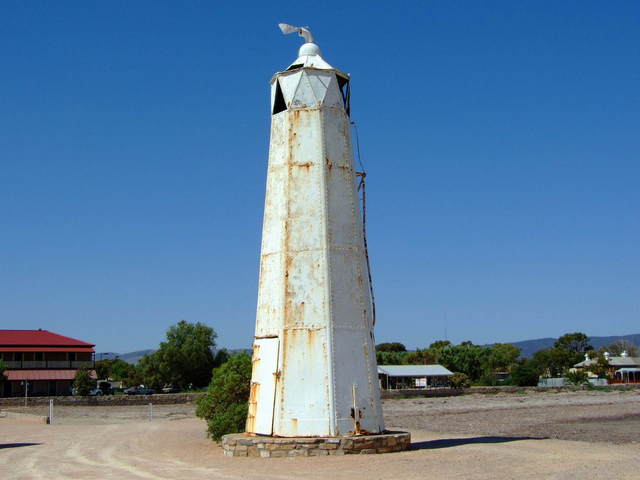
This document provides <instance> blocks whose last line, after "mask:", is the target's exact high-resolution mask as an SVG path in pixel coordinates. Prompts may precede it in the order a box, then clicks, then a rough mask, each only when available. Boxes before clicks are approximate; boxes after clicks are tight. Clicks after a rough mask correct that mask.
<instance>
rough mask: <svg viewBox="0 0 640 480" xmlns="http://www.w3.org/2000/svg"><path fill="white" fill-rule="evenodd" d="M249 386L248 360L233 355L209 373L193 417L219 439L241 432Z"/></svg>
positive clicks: (247, 356) (249, 371)
mask: <svg viewBox="0 0 640 480" xmlns="http://www.w3.org/2000/svg"><path fill="white" fill-rule="evenodd" d="M250 384H251V357H250V356H249V355H247V354H246V353H241V354H239V355H233V356H232V357H231V358H229V360H228V361H227V362H226V363H224V364H223V365H222V366H221V367H218V368H216V369H215V370H214V371H213V378H212V379H211V383H210V384H209V388H208V390H207V393H206V395H204V396H203V397H201V398H200V399H199V400H198V407H197V409H196V415H197V416H198V417H200V418H202V419H204V420H206V422H207V427H208V428H207V433H208V435H209V436H210V437H211V438H212V439H213V440H216V441H218V440H220V439H221V438H222V436H223V435H226V434H227V433H240V432H243V431H244V428H245V422H246V419H247V412H248V405H247V402H248V401H249V392H250Z"/></svg>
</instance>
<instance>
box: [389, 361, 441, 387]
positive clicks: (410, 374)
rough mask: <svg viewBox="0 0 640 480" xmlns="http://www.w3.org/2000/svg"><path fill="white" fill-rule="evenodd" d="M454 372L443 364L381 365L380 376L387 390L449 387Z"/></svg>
mask: <svg viewBox="0 0 640 480" xmlns="http://www.w3.org/2000/svg"><path fill="white" fill-rule="evenodd" d="M452 376H453V372H451V371H450V370H448V369H447V368H445V367H443V366H442V365H379V366H378V378H379V379H380V385H381V386H382V388H384V389H385V390H398V389H409V388H410V389H414V388H436V387H448V386H449V379H450V378H451V377H452Z"/></svg>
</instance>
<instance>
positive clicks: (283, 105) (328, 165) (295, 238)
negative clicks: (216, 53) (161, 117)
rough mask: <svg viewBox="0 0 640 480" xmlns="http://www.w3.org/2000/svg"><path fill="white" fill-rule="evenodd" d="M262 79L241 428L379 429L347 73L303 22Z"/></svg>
mask: <svg viewBox="0 0 640 480" xmlns="http://www.w3.org/2000/svg"><path fill="white" fill-rule="evenodd" d="M280 28H281V29H282V30H283V32H284V33H292V32H297V33H299V34H300V36H302V37H304V38H305V41H306V43H304V44H303V45H302V46H301V47H300V50H299V53H298V58H297V59H296V60H295V61H294V62H293V63H292V64H291V65H290V66H289V67H287V68H286V69H285V70H284V71H282V72H279V73H276V74H275V76H274V77H273V78H272V80H271V142H270V146H269V167H268V173H267V192H266V200H265V207H264V223H263V230H262V250H261V256H260V281H259V290H258V308H257V318H256V330H255V340H254V344H253V371H252V379H251V396H250V400H249V414H248V417H247V425H246V427H247V428H246V430H247V433H249V434H256V435H270V436H278V437H306V436H314V437H315V436H325V437H326V436H329V437H333V436H345V435H354V434H355V435H359V434H367V433H371V434H375V433H381V432H383V431H384V422H383V417H382V409H381V405H380V391H379V386H378V374H377V366H376V357H375V348H374V345H375V342H374V338H373V315H372V301H371V295H370V289H369V276H368V271H367V261H366V256H365V249H364V239H363V232H362V219H361V216H360V204H359V199H358V195H357V192H356V187H355V185H356V176H355V171H354V168H353V157H352V148H351V138H350V121H349V76H348V75H347V74H345V73H343V72H341V71H340V70H338V69H336V68H334V67H332V66H331V65H329V64H328V63H327V62H326V61H325V60H324V59H323V58H322V56H321V53H320V48H319V47H318V45H316V44H315V43H314V42H313V38H312V36H311V34H310V32H309V31H308V30H307V29H306V28H300V27H291V26H289V25H282V24H281V25H280Z"/></svg>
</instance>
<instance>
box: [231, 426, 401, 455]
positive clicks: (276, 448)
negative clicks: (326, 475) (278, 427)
mask: <svg viewBox="0 0 640 480" xmlns="http://www.w3.org/2000/svg"><path fill="white" fill-rule="evenodd" d="M410 444H411V434H410V433H409V432H388V433H381V434H379V435H353V436H347V437H289V438H284V437H267V436H259V435H256V436H252V435H247V434H244V433H233V434H230V435H225V436H224V437H222V448H223V449H224V454H225V456H227V457H313V456H320V455H348V454H355V453H364V454H367V453H389V452H400V451H402V450H406V449H407V448H409V445H410Z"/></svg>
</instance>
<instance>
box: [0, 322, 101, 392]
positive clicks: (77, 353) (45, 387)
mask: <svg viewBox="0 0 640 480" xmlns="http://www.w3.org/2000/svg"><path fill="white" fill-rule="evenodd" d="M94 346H95V345H93V344H91V343H86V342H82V341H80V340H76V339H75V338H70V337H65V336H63V335H58V334H57V333H53V332H49V331H47V330H42V329H39V330H0V358H2V359H3V360H4V364H5V367H6V370H5V372H4V376H5V380H4V382H2V389H1V390H0V395H2V396H4V397H11V396H21V395H24V394H25V388H27V389H28V390H27V392H26V393H27V394H28V395H29V396H47V395H69V394H70V393H71V384H72V383H73V379H74V377H75V375H76V372H77V371H78V369H79V368H81V367H84V368H87V369H89V373H90V375H91V376H92V377H93V378H96V372H95V370H94V368H95V364H94V355H95V352H94V349H93V347H94Z"/></svg>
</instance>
